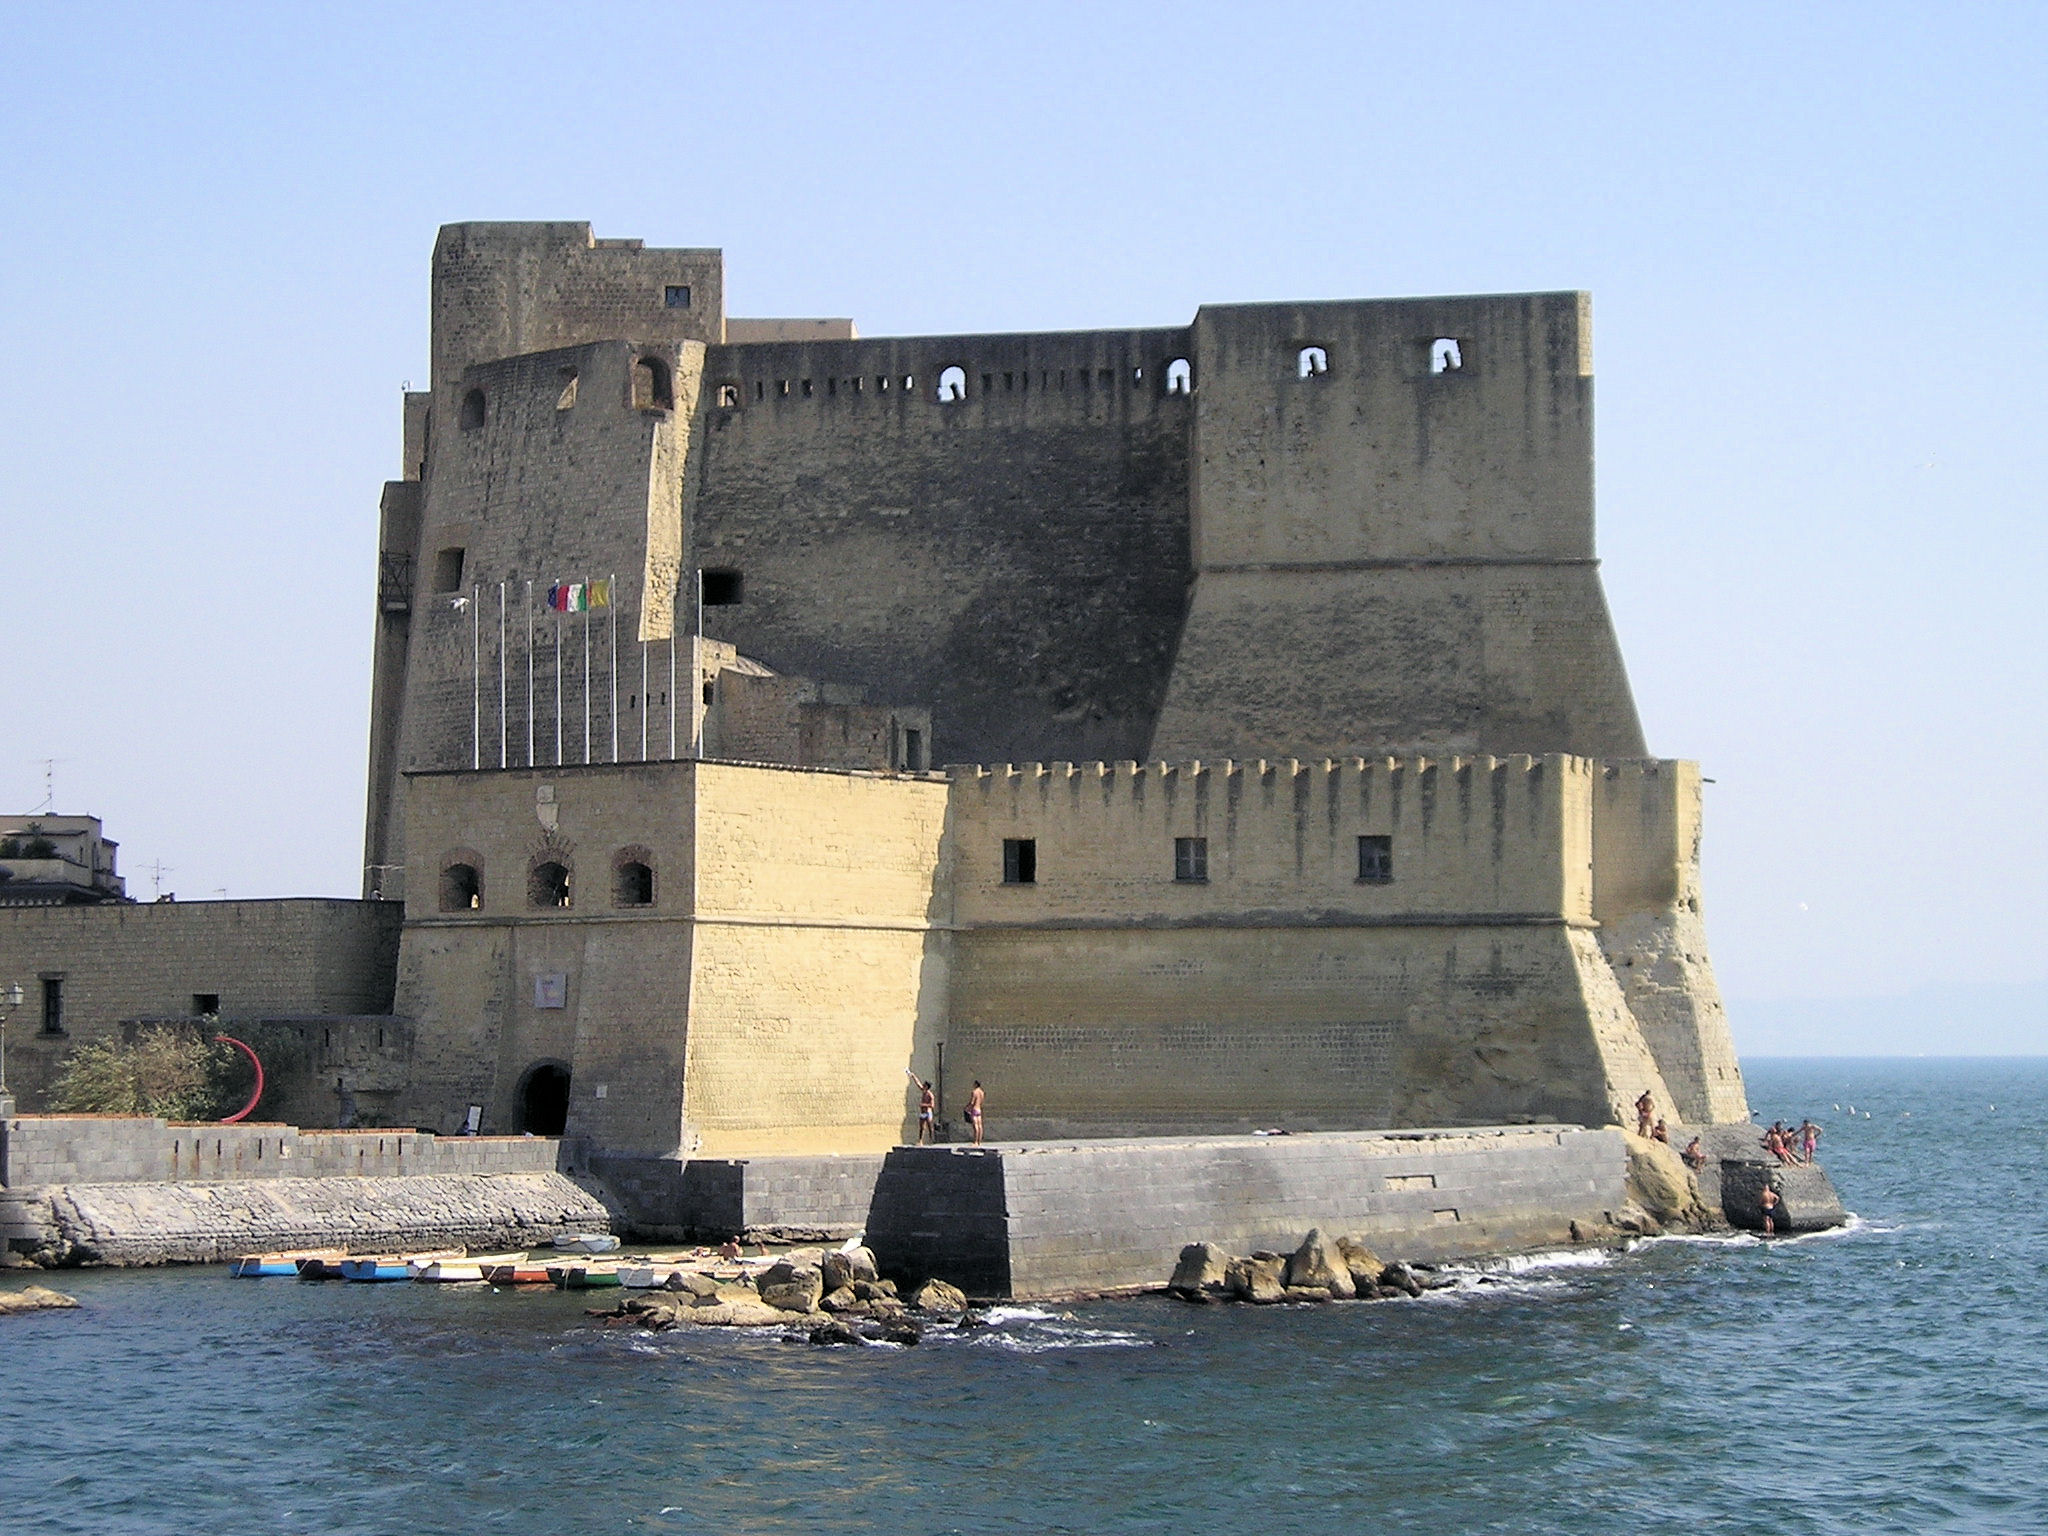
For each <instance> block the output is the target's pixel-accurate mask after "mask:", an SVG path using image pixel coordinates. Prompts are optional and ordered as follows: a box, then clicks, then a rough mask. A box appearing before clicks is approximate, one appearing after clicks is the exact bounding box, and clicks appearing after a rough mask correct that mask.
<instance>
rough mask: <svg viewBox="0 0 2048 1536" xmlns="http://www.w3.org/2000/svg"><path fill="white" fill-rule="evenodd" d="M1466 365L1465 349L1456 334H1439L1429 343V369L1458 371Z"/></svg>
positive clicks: (1438, 371) (1435, 371)
mask: <svg viewBox="0 0 2048 1536" xmlns="http://www.w3.org/2000/svg"><path fill="white" fill-rule="evenodd" d="M1464 366H1465V349H1464V348H1463V347H1460V346H1459V345H1458V338H1457V337H1455V336H1439V337H1437V339H1436V340H1435V341H1432V342H1431V343H1430V344H1429V371H1430V372H1431V373H1456V372H1458V371H1459V370H1460V369H1462V368H1463V367H1464Z"/></svg>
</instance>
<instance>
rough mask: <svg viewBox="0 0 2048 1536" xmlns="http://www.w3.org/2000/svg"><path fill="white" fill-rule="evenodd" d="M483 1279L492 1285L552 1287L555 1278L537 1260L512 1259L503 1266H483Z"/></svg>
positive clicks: (545, 1266)
mask: <svg viewBox="0 0 2048 1536" xmlns="http://www.w3.org/2000/svg"><path fill="white" fill-rule="evenodd" d="M484 1279H486V1280H488V1281H489V1282H490V1283H491V1284H492V1285H553V1284H554V1283H555V1277H554V1276H553V1275H551V1274H549V1273H548V1266H547V1265H545V1264H543V1263H540V1262H539V1261H538V1260H534V1259H526V1258H514V1259H512V1260H511V1261H509V1262H507V1263H503V1264H487V1265H485V1266H484Z"/></svg>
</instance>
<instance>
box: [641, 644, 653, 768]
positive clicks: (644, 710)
mask: <svg viewBox="0 0 2048 1536" xmlns="http://www.w3.org/2000/svg"><path fill="white" fill-rule="evenodd" d="M652 702H653V701H652V700H651V699H649V698H648V697H647V642H646V641H645V640H642V641H641V642H640V761H641V762H643V763H644V762H646V761H647V717H648V716H649V715H650V714H652V713H653V710H652V709H651V708H650V707H649V706H650V705H651V704H652Z"/></svg>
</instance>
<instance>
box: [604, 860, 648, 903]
mask: <svg viewBox="0 0 2048 1536" xmlns="http://www.w3.org/2000/svg"><path fill="white" fill-rule="evenodd" d="M612 905H613V906H615V907H651V906H653V905H654V864H653V855H651V854H649V853H648V852H647V850H646V849H644V848H622V849H620V850H619V853H618V855H617V862H616V863H615V864H614V865H613V866H612Z"/></svg>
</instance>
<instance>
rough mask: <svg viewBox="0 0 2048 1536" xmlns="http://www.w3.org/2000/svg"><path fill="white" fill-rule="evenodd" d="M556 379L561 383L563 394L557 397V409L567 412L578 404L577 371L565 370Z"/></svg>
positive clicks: (572, 369)
mask: <svg viewBox="0 0 2048 1536" xmlns="http://www.w3.org/2000/svg"><path fill="white" fill-rule="evenodd" d="M556 377H557V378H558V379H559V380H560V381H561V385H562V392H561V393H560V394H559V395H557V396H555V409H556V410H558V411H566V410H568V409H569V408H570V407H571V406H573V405H575V403H576V370H575V369H574V368H564V369H562V370H561V372H560V373H559V374H557V375H556Z"/></svg>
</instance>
